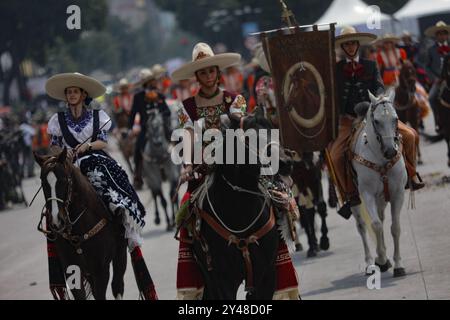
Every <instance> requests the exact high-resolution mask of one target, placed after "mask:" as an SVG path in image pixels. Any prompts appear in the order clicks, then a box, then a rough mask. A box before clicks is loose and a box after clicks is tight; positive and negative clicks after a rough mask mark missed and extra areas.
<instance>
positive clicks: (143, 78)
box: [135, 68, 155, 86]
mask: <svg viewBox="0 0 450 320" xmlns="http://www.w3.org/2000/svg"><path fill="white" fill-rule="evenodd" d="M150 80H155V75H154V74H153V72H152V70H150V69H149V68H144V69H141V71H139V81H138V82H137V83H136V85H135V86H142V85H144V84H146V83H147V82H149V81H150Z"/></svg>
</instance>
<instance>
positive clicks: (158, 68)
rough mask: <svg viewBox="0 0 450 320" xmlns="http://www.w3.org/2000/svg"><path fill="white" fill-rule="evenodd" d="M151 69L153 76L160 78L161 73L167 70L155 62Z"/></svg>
mask: <svg viewBox="0 0 450 320" xmlns="http://www.w3.org/2000/svg"><path fill="white" fill-rule="evenodd" d="M151 71H152V72H153V76H154V77H155V78H156V79H158V78H160V77H161V76H162V75H163V74H165V73H166V72H167V69H166V68H164V67H163V66H162V65H160V64H155V65H154V66H153V67H152V69H151Z"/></svg>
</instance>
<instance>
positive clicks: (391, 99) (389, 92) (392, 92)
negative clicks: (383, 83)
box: [387, 89, 395, 103]
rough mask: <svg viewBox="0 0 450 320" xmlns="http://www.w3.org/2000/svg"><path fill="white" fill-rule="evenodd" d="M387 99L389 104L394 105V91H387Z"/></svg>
mask: <svg viewBox="0 0 450 320" xmlns="http://www.w3.org/2000/svg"><path fill="white" fill-rule="evenodd" d="M387 96H388V99H389V101H390V102H391V103H394V100H395V90H394V89H390V90H389V91H388V95H387Z"/></svg>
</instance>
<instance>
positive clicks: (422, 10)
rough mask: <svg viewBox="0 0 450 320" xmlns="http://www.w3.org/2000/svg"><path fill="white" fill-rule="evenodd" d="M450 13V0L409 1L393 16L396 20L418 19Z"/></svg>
mask: <svg viewBox="0 0 450 320" xmlns="http://www.w3.org/2000/svg"><path fill="white" fill-rule="evenodd" d="M447 12H450V0H410V1H409V2H408V3H407V4H405V5H404V6H403V7H402V8H401V9H400V10H398V11H397V12H396V13H395V14H394V16H395V17H396V18H397V19H403V18H419V17H423V16H429V15H434V14H442V13H447Z"/></svg>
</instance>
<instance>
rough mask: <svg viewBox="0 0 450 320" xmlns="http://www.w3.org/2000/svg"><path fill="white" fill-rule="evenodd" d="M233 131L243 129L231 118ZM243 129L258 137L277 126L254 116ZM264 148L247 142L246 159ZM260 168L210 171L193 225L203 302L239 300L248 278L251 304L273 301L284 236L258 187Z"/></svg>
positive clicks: (235, 166)
mask: <svg viewBox="0 0 450 320" xmlns="http://www.w3.org/2000/svg"><path fill="white" fill-rule="evenodd" d="M230 127H231V129H237V128H239V127H240V125H239V121H234V120H232V122H231V126H230ZM241 128H242V129H244V131H245V130H248V129H254V130H255V131H256V132H257V133H258V132H260V130H261V129H266V130H267V129H271V128H272V127H271V125H270V123H269V121H268V120H267V119H265V118H264V117H262V116H260V115H256V116H255V115H252V116H249V117H246V118H245V119H244V120H243V121H242V122H241ZM224 144H225V143H224ZM262 147H265V146H264V145H259V148H258V147H256V146H253V145H250V144H245V148H244V150H246V159H249V157H248V156H249V154H250V153H251V152H258V150H260V148H262ZM234 148H235V150H234V151H236V144H235V145H234ZM228 151H229V152H231V151H232V150H228ZM226 152H227V150H226V148H225V149H224V155H226ZM234 155H235V159H234V160H235V161H236V152H235V153H234ZM258 162H259V161H258ZM235 163H236V162H235ZM260 169H261V164H260V163H258V164H250V163H249V161H248V160H246V163H245V164H216V165H215V168H214V169H213V172H211V173H210V175H211V177H212V178H211V179H212V183H211V184H210V185H209V186H207V192H206V194H205V195H204V200H203V201H200V202H201V206H200V207H201V208H202V209H203V210H202V209H198V210H197V211H198V212H197V214H196V217H197V218H196V221H195V223H193V230H194V238H195V239H196V240H194V245H193V248H194V249H193V250H194V255H195V257H196V259H197V262H198V263H199V265H200V268H201V270H202V273H203V276H204V282H205V290H204V297H203V298H204V299H208V300H209V299H212V300H216V299H227V300H228V299H236V295H237V291H238V288H239V286H240V285H241V283H242V282H243V281H244V280H245V284H246V291H247V296H246V297H247V299H248V300H253V299H272V297H273V294H274V291H275V284H276V273H275V261H276V257H277V249H278V245H279V234H278V231H277V227H276V223H275V221H274V220H275V217H274V213H273V211H274V210H272V208H271V204H270V202H269V201H268V200H267V199H266V198H265V197H264V196H263V195H262V193H261V191H260V189H259V187H258V184H259V181H260ZM206 180H208V179H206ZM194 211H195V209H194Z"/></svg>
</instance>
